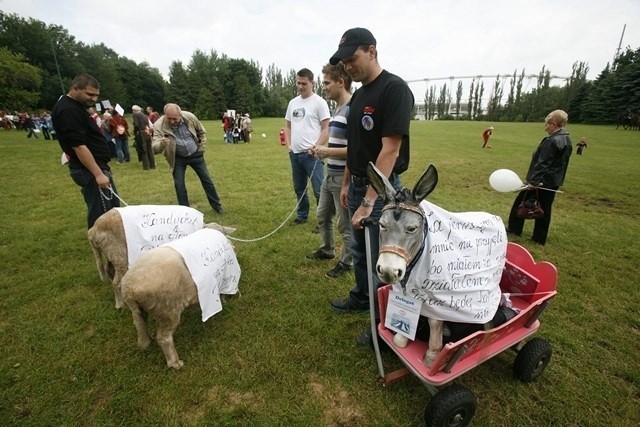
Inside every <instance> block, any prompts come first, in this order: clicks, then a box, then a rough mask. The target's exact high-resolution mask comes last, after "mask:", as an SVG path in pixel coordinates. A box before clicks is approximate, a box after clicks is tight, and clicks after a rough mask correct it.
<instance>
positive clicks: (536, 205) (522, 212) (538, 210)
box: [516, 189, 544, 219]
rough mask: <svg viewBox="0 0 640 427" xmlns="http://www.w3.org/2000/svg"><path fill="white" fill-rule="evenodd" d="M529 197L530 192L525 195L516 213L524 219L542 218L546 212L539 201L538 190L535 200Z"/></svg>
mask: <svg viewBox="0 0 640 427" xmlns="http://www.w3.org/2000/svg"><path fill="white" fill-rule="evenodd" d="M528 195H529V192H527V193H525V195H524V198H523V199H522V202H520V205H519V206H518V210H517V211H516V216H517V217H518V218H523V219H538V218H542V217H543V216H544V210H542V207H541V206H540V202H539V201H538V190H537V189H536V196H535V199H534V198H529V197H527V196H528Z"/></svg>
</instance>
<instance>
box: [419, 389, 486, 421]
mask: <svg viewBox="0 0 640 427" xmlns="http://www.w3.org/2000/svg"><path fill="white" fill-rule="evenodd" d="M475 412H476V397H475V395H474V394H473V392H472V391H471V390H469V389H468V388H466V387H464V386H462V385H460V384H454V385H452V386H449V387H447V388H444V389H442V390H440V391H439V392H437V393H436V394H435V396H433V398H432V399H431V401H430V402H429V404H428V405H427V407H426V408H425V411H424V420H425V424H426V425H427V426H428V427H463V426H466V425H468V424H469V423H470V422H471V418H473V415H474V414H475Z"/></svg>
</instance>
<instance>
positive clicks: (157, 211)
mask: <svg viewBox="0 0 640 427" xmlns="http://www.w3.org/2000/svg"><path fill="white" fill-rule="evenodd" d="M115 209H117V210H118V213H119V214H120V216H121V217H122V224H123V226H124V234H125V238H126V241H127V255H128V259H129V266H132V265H133V263H134V262H135V261H136V259H138V257H139V256H140V254H141V253H142V252H145V251H148V250H150V249H153V248H157V247H158V246H161V245H163V244H165V243H167V242H171V241H173V240H176V239H179V238H181V237H184V236H187V235H189V234H191V233H193V232H194V231H198V230H201V229H202V227H204V215H203V214H202V212H200V211H197V210H195V209H193V208H190V207H188V206H175V205H138V206H127V207H125V208H115Z"/></svg>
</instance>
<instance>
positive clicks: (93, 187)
mask: <svg viewBox="0 0 640 427" xmlns="http://www.w3.org/2000/svg"><path fill="white" fill-rule="evenodd" d="M102 173H104V174H105V175H106V176H108V177H109V183H110V184H111V188H113V191H115V192H116V193H117V192H118V190H117V189H116V184H115V183H114V182H113V176H112V175H111V172H110V171H108V170H106V169H103V170H102ZM69 174H70V175H71V179H73V182H75V183H76V184H77V185H79V186H80V192H81V193H82V196H83V197H84V202H85V203H86V205H87V228H91V227H93V223H95V222H96V220H97V219H98V217H99V216H100V215H102V214H103V213H105V212H107V211H108V210H110V209H111V208H117V207H120V200H119V199H118V198H117V197H116V196H114V195H113V194H111V192H110V191H109V190H102V192H100V189H99V188H98V184H96V179H95V177H94V176H93V174H92V173H91V172H89V171H88V170H87V169H82V168H79V169H75V168H74V169H71V168H69Z"/></svg>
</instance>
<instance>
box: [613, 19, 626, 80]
mask: <svg viewBox="0 0 640 427" xmlns="http://www.w3.org/2000/svg"><path fill="white" fill-rule="evenodd" d="M626 29H627V24H624V27H622V35H621V36H620V42H619V43H618V48H617V49H616V54H615V55H613V63H612V68H613V69H615V66H616V59H618V56H620V48H622V39H623V37H624V30H626Z"/></svg>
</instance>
